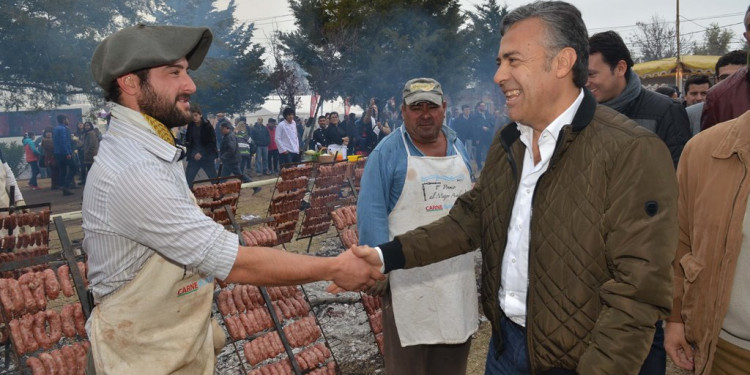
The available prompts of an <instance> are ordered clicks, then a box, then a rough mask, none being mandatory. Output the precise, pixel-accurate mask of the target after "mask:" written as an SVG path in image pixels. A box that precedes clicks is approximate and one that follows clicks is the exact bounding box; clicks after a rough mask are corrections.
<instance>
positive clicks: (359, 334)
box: [214, 237, 385, 375]
mask: <svg viewBox="0 0 750 375" xmlns="http://www.w3.org/2000/svg"><path fill="white" fill-rule="evenodd" d="M342 251H343V248H342V246H341V241H340V240H339V239H338V237H333V238H328V239H325V240H322V241H321V244H320V250H319V251H318V252H317V253H315V254H314V255H317V256H325V257H332V256H336V255H338V254H340V253H341V252H342ZM328 284H329V283H328V282H316V283H310V284H305V285H303V286H302V287H303V289H304V291H305V294H307V298H308V300H309V301H310V305H311V306H312V311H313V313H314V314H315V315H316V317H317V318H318V322H319V323H320V326H321V328H322V329H323V335H324V336H325V338H326V340H327V341H328V344H329V345H330V348H331V352H332V353H333V356H334V358H335V359H336V362H337V363H338V365H339V369H340V374H342V375H350V374H351V375H382V374H385V365H384V364H383V357H382V356H381V355H380V352H379V351H378V347H377V345H376V344H375V336H373V334H372V331H371V330H370V324H369V322H368V319H367V314H366V313H365V309H364V306H362V302H361V298H360V295H359V293H354V292H347V293H341V294H338V295H333V294H330V293H328V292H326V291H325V288H326V287H327V286H328ZM214 316H215V317H217V318H218V320H219V322H220V324H222V325H223V323H224V322H223V321H222V319H221V314H219V313H218V310H216V307H214ZM227 340H228V342H229V341H231V339H229V338H227ZM245 342H246V341H245V340H241V341H238V342H236V343H235V344H230V345H227V346H226V347H224V349H223V350H222V351H221V353H220V354H219V356H218V357H217V362H216V371H215V374H217V375H240V374H244V373H245V371H244V370H243V366H242V364H241V363H240V361H241V360H242V359H241V358H240V357H241V356H244V355H243V353H242V348H243V345H244V344H245ZM235 345H236V349H235ZM238 354H239V355H238ZM249 368H250V367H249V366H248V369H249Z"/></svg>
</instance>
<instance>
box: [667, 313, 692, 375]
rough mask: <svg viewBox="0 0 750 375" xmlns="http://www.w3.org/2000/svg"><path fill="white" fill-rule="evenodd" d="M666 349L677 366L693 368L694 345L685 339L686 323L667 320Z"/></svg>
mask: <svg viewBox="0 0 750 375" xmlns="http://www.w3.org/2000/svg"><path fill="white" fill-rule="evenodd" d="M664 349H665V350H666V351H667V354H669V358H672V362H674V363H675V364H676V365H677V366H679V367H680V368H683V369H685V370H692V369H693V366H694V363H693V347H692V346H690V344H689V343H688V342H687V340H685V324H684V323H677V322H666V325H665V326H664Z"/></svg>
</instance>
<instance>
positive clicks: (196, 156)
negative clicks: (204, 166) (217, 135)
mask: <svg viewBox="0 0 750 375" xmlns="http://www.w3.org/2000/svg"><path fill="white" fill-rule="evenodd" d="M202 157H203V156H201V153H200V152H196V153H195V156H193V159H195V161H198V160H201V158H202Z"/></svg>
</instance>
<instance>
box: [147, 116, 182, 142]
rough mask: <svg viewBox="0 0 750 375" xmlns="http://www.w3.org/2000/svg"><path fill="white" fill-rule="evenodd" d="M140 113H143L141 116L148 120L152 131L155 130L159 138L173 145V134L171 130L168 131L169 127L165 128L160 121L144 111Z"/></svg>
mask: <svg viewBox="0 0 750 375" xmlns="http://www.w3.org/2000/svg"><path fill="white" fill-rule="evenodd" d="M142 115H143V118H145V119H146V121H148V123H149V125H151V128H153V129H154V132H156V135H158V136H159V138H161V139H163V140H164V141H165V142H167V143H169V144H170V145H172V146H175V143H174V136H172V132H170V131H169V129H167V127H166V126H164V124H162V123H161V122H159V120H157V119H155V118H153V117H151V116H149V115H147V114H145V113H142Z"/></svg>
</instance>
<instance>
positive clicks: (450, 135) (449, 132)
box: [399, 126, 456, 156]
mask: <svg viewBox="0 0 750 375" xmlns="http://www.w3.org/2000/svg"><path fill="white" fill-rule="evenodd" d="M399 129H401V131H402V132H403V133H404V135H405V136H406V143H407V144H408V145H409V151H410V152H411V153H412V154H416V155H417V156H424V153H423V152H422V150H420V149H419V148H418V147H417V146H415V145H414V142H412V140H411V136H410V135H409V132H407V131H406V128H405V127H404V126H402V127H400V128H399ZM440 131H442V132H443V134H444V135H445V140H446V146H445V147H446V149H445V156H453V155H455V154H456V153H455V152H453V144H454V143H456V132H455V131H454V130H453V129H451V128H449V127H447V126H443V127H441V128H440Z"/></svg>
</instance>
